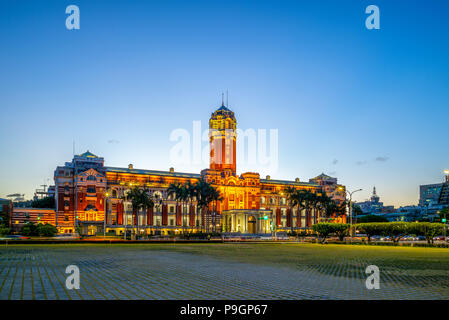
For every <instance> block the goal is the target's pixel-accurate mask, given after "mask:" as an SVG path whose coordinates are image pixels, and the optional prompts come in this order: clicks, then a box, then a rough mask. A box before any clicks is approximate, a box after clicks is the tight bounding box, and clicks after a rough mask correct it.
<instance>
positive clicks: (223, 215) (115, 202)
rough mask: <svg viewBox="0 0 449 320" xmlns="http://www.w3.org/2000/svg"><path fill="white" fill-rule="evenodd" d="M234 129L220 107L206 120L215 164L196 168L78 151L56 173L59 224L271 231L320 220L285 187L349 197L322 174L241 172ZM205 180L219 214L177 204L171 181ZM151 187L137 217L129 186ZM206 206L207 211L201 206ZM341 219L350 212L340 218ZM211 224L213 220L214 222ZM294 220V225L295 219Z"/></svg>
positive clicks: (119, 230) (89, 230) (65, 229)
mask: <svg viewBox="0 0 449 320" xmlns="http://www.w3.org/2000/svg"><path fill="white" fill-rule="evenodd" d="M236 127H237V122H236V118H235V115H234V113H233V112H232V111H231V110H229V109H228V108H227V107H226V106H224V105H222V106H221V107H220V108H218V109H217V110H216V111H215V112H213V113H212V115H211V118H210V120H209V139H210V150H211V152H210V166H209V168H208V169H204V170H202V171H201V173H199V174H195V173H183V172H176V171H175V170H174V169H173V168H170V169H169V171H156V170H145V169H135V168H134V167H133V166H132V165H129V166H128V167H127V168H117V167H107V166H104V159H103V158H102V157H99V156H96V155H95V154H93V153H91V152H89V151H87V152H85V153H83V154H80V155H75V156H74V158H73V160H72V161H71V162H67V163H65V165H64V166H58V167H57V168H56V170H55V173H54V179H55V187H56V194H55V198H56V199H55V200H56V210H55V216H54V224H55V225H56V226H57V228H58V230H59V232H61V233H73V232H75V224H76V225H77V226H79V231H80V232H81V233H82V234H91V235H93V234H96V233H100V232H103V231H104V228H106V232H113V233H115V234H117V235H120V234H123V233H124V232H126V230H129V229H132V230H138V232H139V233H141V234H164V235H165V234H173V233H179V232H182V231H185V230H188V231H190V232H195V231H200V230H212V229H215V230H220V231H223V232H230V233H232V232H235V233H242V234H245V233H257V234H261V233H271V232H272V229H273V226H274V228H275V229H276V230H277V231H290V230H291V228H294V229H295V230H308V229H309V228H310V227H311V225H312V224H314V223H317V221H318V215H317V214H316V212H314V210H308V211H306V210H302V211H301V212H297V210H294V211H295V212H292V210H291V209H290V207H289V205H288V203H287V198H286V194H285V193H284V191H285V189H286V188H287V187H289V186H290V187H294V188H297V189H307V190H310V191H312V192H315V193H317V192H326V194H327V195H329V196H330V197H331V198H333V199H334V200H336V201H344V200H345V188H344V186H341V185H339V184H338V183H337V179H335V178H332V177H329V176H327V175H324V174H322V175H319V176H317V177H316V178H313V179H310V180H309V182H302V181H300V180H299V179H298V178H296V179H294V180H292V181H288V180H275V179H271V178H270V176H267V177H266V178H265V179H261V177H260V176H259V174H258V173H255V172H245V173H241V174H240V175H239V174H237V172H236ZM200 179H204V180H205V181H207V182H208V183H210V184H212V185H213V186H214V187H215V188H216V189H217V190H218V191H219V192H220V195H221V197H222V200H220V201H218V202H217V205H216V207H212V205H211V207H210V208H209V210H207V211H208V212H211V211H212V210H214V211H215V212H216V215H215V217H216V218H215V219H211V215H210V214H206V212H201V211H202V210H201V209H200V208H198V207H197V204H196V202H195V201H192V202H189V203H188V205H185V204H182V205H181V204H180V203H177V201H176V200H175V199H174V198H173V196H171V195H169V194H168V192H167V189H168V187H169V186H170V184H184V183H187V182H190V183H192V184H195V183H196V182H198V181H199V180H200ZM136 186H137V187H141V188H144V189H145V190H148V192H149V193H150V195H151V196H152V197H153V198H158V199H160V201H158V202H157V203H156V204H155V206H154V207H153V208H149V209H147V210H145V212H138V214H137V216H134V217H133V214H132V204H131V202H130V201H127V199H126V194H127V192H128V191H129V190H130V189H131V188H134V187H136ZM204 211H206V210H204ZM338 219H340V220H339V221H340V222H344V221H345V217H342V218H338ZM212 223H214V224H216V226H215V227H214V228H212V225H211V224H212ZM291 223H293V226H292V225H291Z"/></svg>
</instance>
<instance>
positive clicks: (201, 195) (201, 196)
mask: <svg viewBox="0 0 449 320" xmlns="http://www.w3.org/2000/svg"><path fill="white" fill-rule="evenodd" d="M194 188H195V189H194V190H195V192H194V194H195V198H196V203H197V207H198V208H201V216H202V218H203V219H204V220H205V221H206V232H207V231H208V230H209V224H208V223H207V220H208V219H207V217H208V214H209V205H210V203H211V202H212V201H213V197H212V192H213V190H215V188H214V187H213V186H212V185H211V184H210V183H208V182H207V181H206V180H204V179H200V180H199V181H198V182H197V183H195V185H194ZM197 216H198V215H197ZM204 217H206V218H204Z"/></svg>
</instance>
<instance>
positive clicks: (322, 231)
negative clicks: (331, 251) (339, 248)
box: [312, 222, 349, 243]
mask: <svg viewBox="0 0 449 320" xmlns="http://www.w3.org/2000/svg"><path fill="white" fill-rule="evenodd" d="M348 228H349V225H348V224H344V223H327V222H324V223H317V224H314V225H312V230H313V231H315V232H316V233H318V234H319V236H320V237H321V242H322V243H324V242H325V241H326V238H327V236H329V235H330V234H336V235H337V236H338V237H339V238H340V240H343V238H344V236H345V235H346V234H347V232H348Z"/></svg>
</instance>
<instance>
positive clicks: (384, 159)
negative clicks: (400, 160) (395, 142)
mask: <svg viewBox="0 0 449 320" xmlns="http://www.w3.org/2000/svg"><path fill="white" fill-rule="evenodd" d="M388 159H389V158H388V157H377V158H376V161H379V162H385V161H387V160H388Z"/></svg>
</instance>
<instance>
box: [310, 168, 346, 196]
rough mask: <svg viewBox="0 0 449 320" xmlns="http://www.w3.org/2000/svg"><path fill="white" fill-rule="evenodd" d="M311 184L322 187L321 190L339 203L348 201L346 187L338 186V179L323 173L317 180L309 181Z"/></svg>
mask: <svg viewBox="0 0 449 320" xmlns="http://www.w3.org/2000/svg"><path fill="white" fill-rule="evenodd" d="M309 182H310V183H314V184H317V185H319V186H321V190H322V191H324V192H325V193H326V195H327V196H328V197H329V198H331V199H333V200H335V201H337V202H338V203H342V202H343V201H345V200H346V187H345V186H343V185H341V184H338V181H337V178H333V177H330V176H328V175H326V174H324V173H322V174H320V175H319V176H317V177H315V178H312V179H309Z"/></svg>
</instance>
